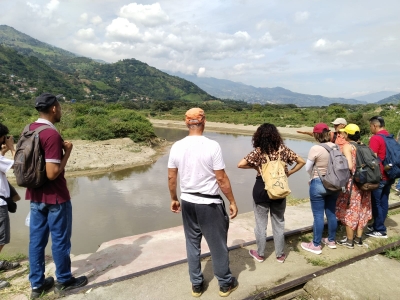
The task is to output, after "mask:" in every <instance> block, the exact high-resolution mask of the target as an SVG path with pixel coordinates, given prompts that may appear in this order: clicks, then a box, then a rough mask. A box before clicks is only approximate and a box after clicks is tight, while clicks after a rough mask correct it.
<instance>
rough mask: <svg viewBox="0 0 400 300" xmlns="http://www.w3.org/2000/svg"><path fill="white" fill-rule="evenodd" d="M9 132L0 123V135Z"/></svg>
mask: <svg viewBox="0 0 400 300" xmlns="http://www.w3.org/2000/svg"><path fill="white" fill-rule="evenodd" d="M8 133H9V131H8V128H7V126H6V125H3V124H1V123H0V137H2V136H5V135H7V134H8Z"/></svg>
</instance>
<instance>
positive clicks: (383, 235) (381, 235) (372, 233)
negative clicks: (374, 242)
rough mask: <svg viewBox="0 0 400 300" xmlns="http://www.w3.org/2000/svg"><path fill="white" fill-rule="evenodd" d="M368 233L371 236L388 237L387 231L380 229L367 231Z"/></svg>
mask: <svg viewBox="0 0 400 300" xmlns="http://www.w3.org/2000/svg"><path fill="white" fill-rule="evenodd" d="M366 235H368V236H370V237H374V238H378V239H387V238H388V236H387V234H386V233H385V232H379V231H371V232H367V233H366Z"/></svg>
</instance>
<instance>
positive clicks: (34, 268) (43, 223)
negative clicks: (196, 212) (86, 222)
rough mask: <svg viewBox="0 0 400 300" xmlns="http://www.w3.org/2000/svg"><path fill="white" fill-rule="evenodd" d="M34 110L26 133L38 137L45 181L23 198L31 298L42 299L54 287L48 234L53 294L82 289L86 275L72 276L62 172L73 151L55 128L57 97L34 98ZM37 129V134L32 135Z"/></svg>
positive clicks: (68, 204) (69, 213) (58, 117)
mask: <svg viewBox="0 0 400 300" xmlns="http://www.w3.org/2000/svg"><path fill="white" fill-rule="evenodd" d="M35 108H36V110H37V111H38V112H39V115H40V117H39V119H38V120H36V122H34V123H32V124H30V125H29V126H27V128H26V130H28V131H34V134H35V135H36V136H38V137H39V141H40V148H41V150H42V151H43V156H44V159H45V170H46V177H47V179H46V180H45V181H44V183H43V182H41V184H42V185H40V186H38V187H35V188H33V187H28V188H27V190H26V197H25V199H26V200H30V201H31V203H30V207H31V214H30V234H29V237H30V242H29V266H30V273H29V281H30V282H31V286H32V293H31V299H35V298H39V297H41V295H42V294H44V293H46V292H47V291H49V290H50V289H51V288H52V287H53V285H54V279H53V277H47V278H45V276H44V272H45V248H46V245H47V242H48V239H49V234H50V233H51V238H52V254H53V260H54V264H55V266H56V272H55V274H56V277H57V283H56V284H55V288H54V292H55V293H56V294H60V293H62V291H66V290H70V289H74V288H78V287H81V286H84V285H86V284H87V282H88V281H87V278H86V276H81V277H78V278H75V277H73V276H72V273H71V259H70V251H71V230H72V206H71V198H70V194H69V191H68V188H67V182H66V180H65V177H64V169H65V165H66V164H67V161H68V159H69V156H70V154H71V151H72V143H70V142H68V141H63V139H62V138H61V135H60V134H59V132H58V131H57V129H56V127H55V126H54V124H55V123H57V122H60V120H61V106H60V103H59V102H58V100H57V97H56V96H54V95H52V94H49V93H45V94H42V95H40V96H39V97H37V98H36V101H35ZM43 125H47V128H45V129H43ZM39 128H41V129H39ZM36 130H37V131H38V132H35V131H36ZM23 135H25V136H26V135H27V133H26V132H23V133H22V135H21V138H22V136H23ZM18 145H20V143H19V144H18ZM18 145H17V153H18V151H19V149H18ZM32 151H33V149H32ZM21 160H22V159H21ZM17 163H18V162H17V159H16V164H17ZM19 163H21V162H19ZM16 176H17V174H16Z"/></svg>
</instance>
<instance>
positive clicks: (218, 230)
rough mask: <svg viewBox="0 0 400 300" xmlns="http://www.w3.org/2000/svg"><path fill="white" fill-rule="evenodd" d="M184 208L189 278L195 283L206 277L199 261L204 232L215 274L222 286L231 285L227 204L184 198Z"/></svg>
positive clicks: (182, 206) (199, 282) (182, 204)
mask: <svg viewBox="0 0 400 300" xmlns="http://www.w3.org/2000/svg"><path fill="white" fill-rule="evenodd" d="M181 209H182V219H183V229H184V231H185V237H186V252H187V258H188V264H189V276H190V281H191V282H192V284H193V285H200V284H201V283H202V282H203V280H204V278H203V273H202V272H201V264H200V253H201V248H200V243H201V239H202V237H203V235H204V238H205V239H206V241H207V244H208V247H209V248H210V252H211V258H212V264H213V270H214V275H215V277H216V278H217V279H218V283H219V285H220V286H229V283H230V281H231V278H232V274H231V271H230V269H229V253H228V246H227V244H226V243H227V237H228V228H229V217H228V215H227V213H226V211H225V207H224V206H223V205H222V204H194V203H191V202H187V201H185V200H182V201H181Z"/></svg>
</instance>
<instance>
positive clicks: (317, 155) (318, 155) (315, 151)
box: [307, 142, 335, 178]
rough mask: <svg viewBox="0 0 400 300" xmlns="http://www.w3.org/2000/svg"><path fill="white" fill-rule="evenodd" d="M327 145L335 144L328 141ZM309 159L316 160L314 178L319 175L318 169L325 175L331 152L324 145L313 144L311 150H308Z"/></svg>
mask: <svg viewBox="0 0 400 300" xmlns="http://www.w3.org/2000/svg"><path fill="white" fill-rule="evenodd" d="M326 145H328V146H329V147H333V146H334V145H335V144H334V143H331V142H328V143H326ZM307 159H308V160H311V161H313V162H314V168H313V174H312V178H318V177H319V175H318V171H319V174H321V176H324V175H325V174H326V170H327V169H328V162H329V152H328V151H327V150H326V149H325V148H324V147H322V146H320V145H314V146H312V147H311V149H310V151H309V152H308V157H307ZM317 168H318V170H317Z"/></svg>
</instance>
